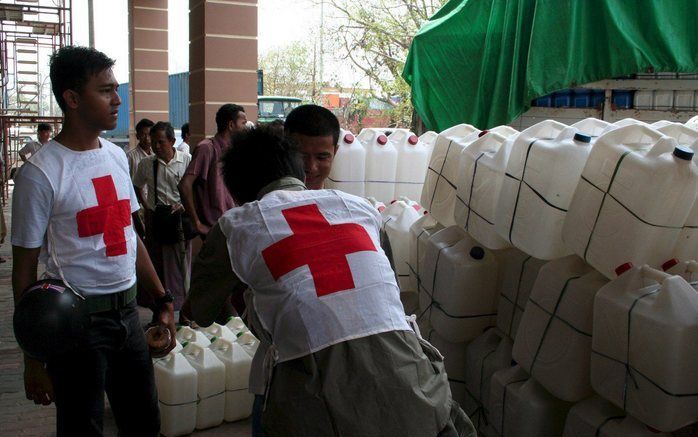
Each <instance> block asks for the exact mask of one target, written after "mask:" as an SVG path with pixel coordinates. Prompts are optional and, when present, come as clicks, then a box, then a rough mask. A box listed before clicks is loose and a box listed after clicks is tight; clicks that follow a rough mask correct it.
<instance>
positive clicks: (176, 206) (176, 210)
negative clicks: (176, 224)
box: [170, 203, 184, 214]
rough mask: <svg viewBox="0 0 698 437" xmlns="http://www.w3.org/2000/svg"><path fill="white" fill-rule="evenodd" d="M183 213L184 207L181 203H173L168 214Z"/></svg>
mask: <svg viewBox="0 0 698 437" xmlns="http://www.w3.org/2000/svg"><path fill="white" fill-rule="evenodd" d="M183 212H184V205H182V204H181V203H175V204H174V205H172V210H171V211H170V214H180V213H183Z"/></svg>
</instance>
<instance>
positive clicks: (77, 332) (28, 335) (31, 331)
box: [12, 279, 89, 362]
mask: <svg viewBox="0 0 698 437" xmlns="http://www.w3.org/2000/svg"><path fill="white" fill-rule="evenodd" d="M12 322H13V326H14V330H15V337H16V338H17V343H19V346H20V347H21V348H22V350H23V351H24V353H25V354H27V355H28V356H29V357H31V358H34V359H37V360H39V361H42V362H47V361H50V360H51V359H52V358H54V357H58V356H61V355H64V354H66V353H67V352H69V351H71V350H73V349H75V348H76V347H77V346H78V345H79V344H80V342H81V340H83V339H84V334H85V331H86V329H87V325H88V322H89V316H88V313H87V309H86V306H85V300H84V298H82V297H81V296H79V295H78V294H77V293H75V291H73V290H72V289H71V288H69V287H67V286H66V285H65V283H63V281H61V280H60V279H43V280H41V281H37V282H35V283H33V284H31V285H30V286H29V287H27V289H26V290H25V291H24V293H23V294H22V297H20V299H19V302H17V306H16V307H15V313H14V318H13V321H12Z"/></svg>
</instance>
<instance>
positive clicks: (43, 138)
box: [37, 129, 51, 144]
mask: <svg viewBox="0 0 698 437" xmlns="http://www.w3.org/2000/svg"><path fill="white" fill-rule="evenodd" d="M37 136H38V137H39V142H40V143H41V144H46V143H47V142H48V140H49V139H50V138H51V130H49V129H47V130H40V131H38V132H37Z"/></svg>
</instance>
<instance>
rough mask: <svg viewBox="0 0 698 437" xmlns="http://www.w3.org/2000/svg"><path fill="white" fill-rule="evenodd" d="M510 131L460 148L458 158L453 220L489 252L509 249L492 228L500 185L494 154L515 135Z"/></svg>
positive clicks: (489, 134) (486, 135)
mask: <svg viewBox="0 0 698 437" xmlns="http://www.w3.org/2000/svg"><path fill="white" fill-rule="evenodd" d="M507 127H508V126H507ZM509 129H510V130H509V131H507V130H504V129H500V130H499V131H495V129H493V130H492V131H489V132H487V133H486V134H484V135H482V136H481V137H479V138H478V139H477V140H475V141H473V142H472V143H471V144H470V145H469V146H468V147H466V148H465V149H463V152H462V153H461V155H460V163H459V167H458V180H457V186H458V189H457V192H456V204H455V207H454V220H455V222H456V224H458V225H459V226H462V227H463V228H465V230H466V231H468V233H469V234H470V235H472V236H473V238H475V239H476V240H477V241H478V242H480V243H481V244H482V245H483V246H485V247H486V248H488V249H504V248H507V247H509V246H510V245H509V242H508V241H506V240H505V239H504V238H502V237H500V236H499V234H497V231H495V228H494V220H495V206H496V205H497V196H498V194H499V189H500V184H499V183H500V182H501V178H500V177H499V175H498V168H499V167H500V166H499V165H498V164H499V163H498V162H497V161H496V160H495V155H496V154H497V152H498V151H499V149H500V147H502V145H503V144H504V142H505V141H506V139H507V138H509V137H510V136H512V135H514V134H516V133H517V131H516V130H514V129H511V128H509ZM483 132H485V131H483ZM500 132H501V133H500ZM498 158H500V159H501V158H502V156H501V155H500V156H499V157H498Z"/></svg>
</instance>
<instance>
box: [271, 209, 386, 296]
mask: <svg viewBox="0 0 698 437" xmlns="http://www.w3.org/2000/svg"><path fill="white" fill-rule="evenodd" d="M281 213H282V214H283V215H284V217H285V218H286V221H287V222H288V225H289V227H290V228H291V231H293V235H291V236H288V237H286V238H284V239H282V240H280V241H278V242H277V243H274V244H272V245H271V246H269V247H267V248H266V249H264V250H263V251H262V256H263V257H264V261H265V262H266V264H267V267H269V270H270V271H271V274H272V276H273V277H274V279H275V280H278V279H279V278H280V277H281V276H283V275H285V274H286V273H288V272H290V271H292V270H295V269H297V268H298V267H301V266H305V265H307V266H308V268H309V269H310V274H311V275H312V276H313V281H314V282H315V292H316V293H317V295H318V297H319V296H325V295H327V294H332V293H336V292H338V291H343V290H351V289H352V288H354V278H353V277H352V274H351V269H350V268H349V262H348V261H347V255H348V254H350V253H355V252H362V251H373V252H376V247H375V245H374V244H373V241H372V240H371V237H370V236H369V235H368V233H367V232H366V230H365V229H364V228H363V227H362V226H360V225H358V224H356V223H342V224H338V225H331V224H330V223H329V222H328V221H327V219H325V217H324V216H323V215H322V213H321V212H320V209H319V208H318V206H317V205H316V204H310V205H303V206H297V207H294V208H289V209H286V210H283V211H281Z"/></svg>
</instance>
